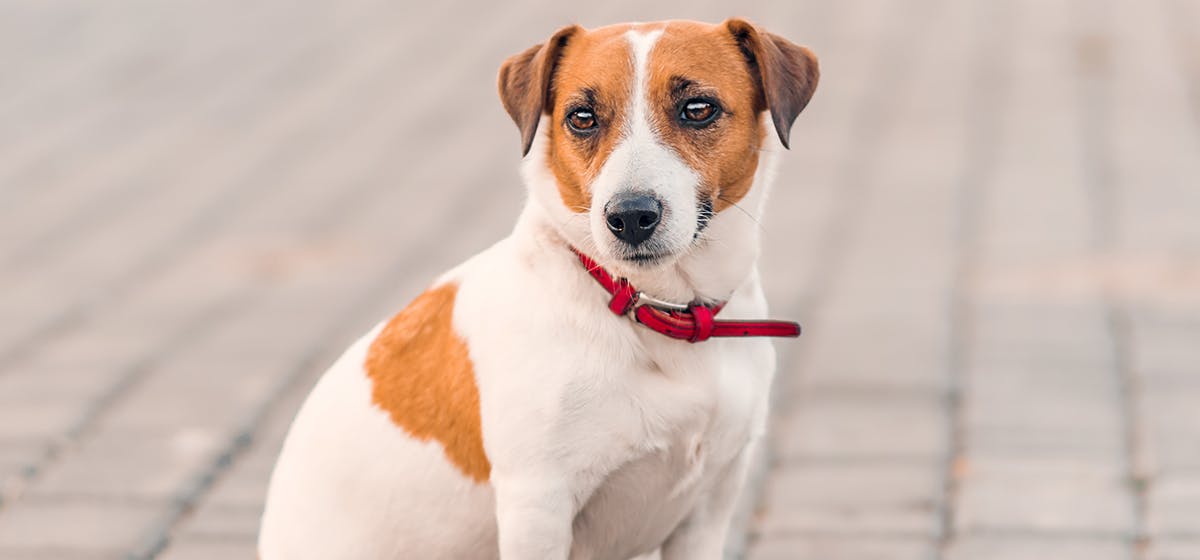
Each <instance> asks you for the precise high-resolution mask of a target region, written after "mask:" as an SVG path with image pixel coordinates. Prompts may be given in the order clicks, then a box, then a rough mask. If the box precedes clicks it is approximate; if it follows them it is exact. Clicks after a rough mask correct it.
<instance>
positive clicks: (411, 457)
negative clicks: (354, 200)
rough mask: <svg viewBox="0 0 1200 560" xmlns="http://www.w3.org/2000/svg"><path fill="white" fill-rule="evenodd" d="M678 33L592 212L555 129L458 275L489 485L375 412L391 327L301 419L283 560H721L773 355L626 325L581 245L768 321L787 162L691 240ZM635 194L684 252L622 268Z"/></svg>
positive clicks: (271, 542) (766, 163)
mask: <svg viewBox="0 0 1200 560" xmlns="http://www.w3.org/2000/svg"><path fill="white" fill-rule="evenodd" d="M662 32H663V31H662V30H658V31H656V32H652V33H648V34H631V35H630V36H629V39H630V43H631V52H632V53H633V57H634V60H635V62H636V64H635V68H637V69H638V70H637V71H638V72H639V77H638V78H637V80H635V82H636V83H638V84H639V85H638V87H639V91H638V92H635V93H636V95H634V96H633V99H634V100H635V101H634V106H633V107H632V109H631V114H633V115H641V117H640V118H634V119H632V121H631V124H630V129H629V130H628V131H626V133H627V136H626V138H624V139H623V141H622V143H621V145H620V146H619V147H618V148H617V149H616V150H614V152H613V155H612V157H611V158H610V160H609V161H608V163H607V164H606V166H605V168H604V170H603V172H602V173H601V174H600V176H599V178H598V179H597V181H596V183H595V184H594V185H592V197H593V198H592V203H593V205H592V208H593V211H591V212H589V213H587V214H578V213H575V212H572V211H571V210H570V209H568V208H566V207H565V206H564V205H563V202H562V200H561V198H560V197H559V195H558V192H557V186H556V184H555V180H554V177H553V175H552V174H551V173H550V172H549V171H548V169H547V167H546V162H545V160H544V158H545V153H546V144H545V143H546V138H545V131H546V130H547V126H549V125H548V123H546V122H543V123H542V126H541V131H542V133H541V134H539V135H538V138H537V139H535V143H534V146H533V148H532V150H531V151H530V156H529V157H528V158H527V159H526V161H525V163H524V166H523V175H524V178H525V181H526V183H527V186H528V188H529V190H530V193H531V197H530V200H529V202H528V203H527V205H526V207H525V209H524V211H523V212H522V214H521V217H520V218H519V220H518V222H517V225H516V228H515V229H514V231H513V233H512V235H511V236H510V237H508V238H507V239H505V240H503V241H501V242H500V243H498V244H496V245H494V246H493V247H491V248H489V249H487V250H486V251H484V252H483V253H481V254H479V255H477V256H475V257H474V258H472V259H470V260H469V261H467V262H466V263H464V264H463V265H461V266H460V267H458V268H457V269H455V270H454V271H452V272H451V273H450V274H448V275H447V276H445V277H444V278H443V279H442V280H441V281H445V282H455V283H457V284H458V295H457V299H456V302H455V308H454V318H453V324H454V326H455V328H456V330H457V332H458V334H459V335H460V336H461V337H462V339H463V340H464V341H465V342H466V344H467V346H468V348H469V351H470V357H471V361H472V364H473V366H474V369H475V374H476V381H477V385H478V388H479V394H480V400H481V406H480V414H481V418H482V425H483V436H484V447H485V450H486V452H487V456H488V458H489V460H490V461H491V464H492V471H491V477H490V480H489V481H488V483H486V484H475V483H473V482H472V481H471V480H470V479H468V478H466V477H465V476H464V475H463V474H462V473H461V472H458V471H457V470H456V469H455V468H454V466H453V465H451V464H450V463H449V462H448V461H447V460H446V458H445V456H444V455H443V454H442V451H441V448H440V447H439V444H438V443H437V442H428V443H426V442H419V441H417V440H415V439H413V438H411V437H410V436H409V435H408V434H406V433H405V432H404V431H403V430H402V429H401V428H399V427H396V426H394V425H392V424H391V423H390V420H389V418H388V416H387V414H386V413H384V412H383V411H381V410H379V409H378V408H376V407H375V406H374V405H372V403H371V399H370V387H369V382H368V380H367V378H366V376H365V375H364V373H363V369H362V364H363V360H364V356H365V352H366V347H367V345H368V344H369V343H370V340H371V339H373V338H374V336H375V333H374V332H372V333H371V334H368V335H367V337H365V338H364V339H363V340H360V341H359V342H358V343H356V344H355V345H354V346H352V347H351V348H350V349H349V350H348V351H347V353H346V355H345V356H343V357H342V359H340V360H339V361H338V362H337V363H336V364H335V365H334V366H333V367H332V368H331V369H330V371H329V372H328V373H327V374H326V375H325V377H324V378H323V379H322V381H321V382H320V383H319V384H318V385H317V387H316V388H315V389H314V391H313V394H312V395H311V396H310V397H309V400H308V402H306V403H305V405H304V407H303V409H302V410H301V412H300V414H299V415H298V416H297V418H296V421H295V424H294V425H293V428H292V431H291V433H290V434H289V436H288V439H287V442H286V444H285V446H284V450H283V453H282V455H281V456H280V459H279V463H278V465H277V467H276V471H275V474H274V476H273V478H272V482H271V488H270V491H269V495H268V505H267V509H266V512H265V513H264V520H263V529H262V534H261V538H260V553H261V554H262V558H263V560H305V559H309V558H311V559H321V560H337V559H343V558H344V559H359V560H374V559H385V558H387V559H391V558H422V559H439V558H482V559H494V558H501V559H503V560H545V559H556V560H566V559H567V558H570V559H572V560H589V559H614V560H616V559H626V558H631V557H634V556H637V555H642V554H650V553H653V552H654V551H656V550H660V549H661V554H662V557H663V559H664V560H704V559H717V558H720V557H721V554H722V552H721V551H722V548H723V545H724V541H725V533H726V531H727V528H728V524H729V518H730V515H731V511H732V507H733V503H734V501H735V499H736V496H737V494H738V492H739V490H740V486H741V483H742V479H743V475H744V471H745V467H746V462H747V460H748V458H749V457H750V455H751V447H752V446H753V445H754V444H755V442H756V441H757V440H758V438H759V437H760V436H761V435H762V433H763V431H764V429H765V421H766V413H767V394H768V390H769V388H770V384H771V376H772V373H773V369H774V352H773V350H772V347H771V344H770V343H769V342H768V340H767V339H711V340H709V341H706V342H704V343H700V344H689V343H687V342H684V341H678V340H672V339H668V338H666V337H664V336H662V335H660V334H658V333H655V332H652V331H650V330H648V329H646V328H644V327H642V326H640V325H637V324H635V323H633V322H632V321H630V320H629V319H628V318H627V317H618V316H615V315H613V314H612V313H611V312H609V311H608V309H607V307H606V304H607V301H608V296H607V294H606V293H605V292H604V291H603V290H602V289H601V288H600V287H599V286H598V285H597V284H596V283H595V281H594V280H593V279H592V278H591V277H590V276H588V275H586V274H585V273H584V272H583V270H582V267H581V266H580V265H579V263H578V261H576V260H575V258H574V256H573V255H572V254H571V253H570V251H569V249H568V245H575V246H577V247H580V248H581V249H583V250H585V251H587V252H590V253H592V254H593V256H594V257H595V258H597V259H598V260H600V261H601V263H602V264H604V265H605V266H606V267H608V268H609V269H610V270H612V271H614V272H615V273H616V274H619V275H625V276H628V277H630V279H631V281H633V282H634V283H635V285H637V286H638V287H640V288H642V289H643V290H646V291H647V292H648V293H651V294H653V295H655V296H657V297H660V298H664V299H671V300H675V301H690V300H692V299H694V298H697V297H702V298H706V299H710V300H726V299H728V301H729V303H728V305H727V306H726V308H725V310H724V311H723V312H722V317H731V318H738V317H740V318H761V317H765V316H766V314H767V309H766V301H765V299H764V297H763V293H762V290H761V288H760V285H759V279H758V275H757V273H756V271H755V261H756V259H757V255H758V242H759V230H760V226H759V220H760V216H761V210H762V206H763V197H764V196H765V194H766V190H767V184H766V183H767V182H768V179H769V177H770V175H771V167H772V163H773V162H772V160H773V158H771V157H769V156H768V157H765V158H763V161H762V162H761V163H760V169H759V172H758V174H757V175H756V177H755V184H754V186H753V187H752V188H751V190H750V194H749V195H748V196H747V197H746V198H744V199H743V202H742V204H741V207H742V208H744V209H745V212H743V211H741V210H739V209H736V208H733V209H729V210H726V211H724V212H721V213H719V214H718V215H717V216H716V217H715V218H714V219H713V220H712V222H711V224H710V226H709V228H708V230H707V231H706V232H705V235H704V236H703V237H702V238H701V240H700V242H698V243H693V242H692V237H693V234H694V228H695V222H696V214H695V212H696V208H695V204H694V202H693V201H694V200H695V192H694V189H696V188H697V185H698V178H697V175H696V173H695V172H694V171H692V170H691V169H688V168H687V166H686V165H684V164H683V163H682V161H681V160H680V159H679V158H678V156H676V155H675V154H674V152H673V151H672V150H671V149H670V148H669V147H667V146H663V145H662V143H661V141H660V139H659V138H658V137H657V135H655V134H654V132H653V130H652V129H651V128H650V127H649V125H648V121H647V120H646V119H645V107H644V104H645V102H646V101H645V92H644V89H645V87H644V82H645V80H644V77H642V76H643V74H644V72H645V66H646V60H647V59H648V58H649V56H651V53H652V46H653V44H654V41H655V40H656V38H657V37H658V35H659V34H660V33H662ZM639 106H641V108H639ZM634 183H636V184H638V185H642V186H644V187H649V188H653V189H654V190H655V192H656V193H658V194H659V195H660V196H662V197H663V198H664V201H665V205H666V206H669V208H670V209H671V210H670V212H671V216H672V217H671V218H670V219H669V220H665V223H664V224H663V225H662V226H661V227H662V228H663V231H662V232H659V233H662V234H664V241H663V243H669V244H671V246H672V247H675V250H676V251H677V252H678V255H677V257H676V258H675V259H674V260H672V261H671V262H669V263H665V264H663V265H662V266H659V267H657V268H654V269H646V268H639V267H631V266H625V265H622V264H621V261H619V260H616V259H614V258H613V250H612V248H611V246H610V245H609V239H610V238H611V234H609V233H608V231H607V229H606V228H605V227H604V225H603V223H602V222H601V223H600V224H599V225H600V227H599V228H598V227H596V225H597V224H596V218H595V217H594V216H593V217H590V218H589V215H594V214H597V213H600V212H599V210H598V209H600V208H603V204H599V205H597V204H596V203H597V202H598V201H602V200H604V197H609V196H612V194H614V193H615V192H617V191H618V190H619V189H620V188H623V186H624V185H627V184H634ZM689 189H691V190H689ZM659 233H656V235H658V234H659ZM685 234H686V235H685ZM676 245H678V246H677V247H676Z"/></svg>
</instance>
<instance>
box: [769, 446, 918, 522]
mask: <svg viewBox="0 0 1200 560" xmlns="http://www.w3.org/2000/svg"><path fill="white" fill-rule="evenodd" d="M939 474H940V473H939V471H938V469H937V468H936V465H935V464H932V463H931V464H929V465H920V464H904V463H892V464H889V463H886V462H876V461H872V462H865V463H864V462H854V461H828V462H815V461H800V462H799V463H796V464H786V465H783V466H777V467H776V468H775V469H774V470H773V471H772V473H771V475H770V477H769V478H768V480H767V487H766V490H765V493H764V497H763V508H764V510H765V512H766V517H765V518H763V520H762V522H761V523H760V531H761V532H762V534H763V535H766V536H775V535H789V534H794V533H797V532H811V533H816V534H831V533H832V534H838V535H847V536H854V535H864V534H866V535H876V534H877V535H890V536H897V535H899V536H914V537H920V536H926V537H932V536H933V535H934V534H935V533H936V532H937V530H938V527H937V526H938V517H937V506H938V500H939V499H940V494H941V486H940V485H941V483H940V481H939Z"/></svg>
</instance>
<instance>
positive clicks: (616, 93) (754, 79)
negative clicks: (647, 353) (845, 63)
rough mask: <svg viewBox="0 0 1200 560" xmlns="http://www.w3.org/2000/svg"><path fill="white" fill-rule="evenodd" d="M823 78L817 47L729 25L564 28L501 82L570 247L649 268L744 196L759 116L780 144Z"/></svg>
mask: <svg viewBox="0 0 1200 560" xmlns="http://www.w3.org/2000/svg"><path fill="white" fill-rule="evenodd" d="M817 78H818V69H817V60H816V57H814V56H813V54H812V52H811V51H809V50H808V49H806V48H804V47H801V46H797V45H795V44H792V43H791V42H789V41H787V40H786V39H783V38H781V37H779V36H777V35H773V34H771V33H767V32H764V31H762V30H761V29H759V28H757V27H755V26H754V25H752V24H750V23H749V22H746V21H744V20H741V19H730V20H728V21H726V22H724V23H722V24H719V25H710V24H703V23H696V22H683V21H672V22H666V23H653V24H625V25H614V26H609V27H603V28H599V29H595V30H585V29H583V28H581V27H578V26H570V27H565V28H563V29H560V30H559V31H558V32H557V33H555V34H554V35H553V36H552V37H551V38H550V40H549V41H547V42H546V43H544V44H542V45H538V46H535V47H532V48H530V49H528V50H526V51H524V52H522V53H520V54H517V55H514V56H512V57H510V58H509V59H508V60H506V61H505V62H504V65H503V66H502V67H501V69H500V80H499V81H500V98H501V100H502V101H503V103H504V108H505V109H506V110H507V111H508V113H509V115H511V116H512V118H513V120H514V121H515V122H516V124H517V127H518V128H519V129H520V131H521V142H522V146H523V149H524V152H525V154H526V155H527V156H528V157H527V158H526V168H525V171H526V175H527V179H528V180H529V182H530V183H531V186H532V187H533V190H534V193H533V194H534V197H535V198H536V199H537V200H538V202H539V203H540V204H542V205H543V206H545V207H546V209H547V210H548V211H549V213H550V215H551V216H553V217H554V219H555V221H556V222H558V226H559V228H560V230H561V231H562V233H563V234H564V235H565V236H566V237H567V238H568V241H570V242H571V243H573V244H575V245H577V246H579V247H580V248H582V249H584V250H587V251H591V252H595V253H597V254H596V255H595V256H596V257H598V258H602V259H604V260H606V261H609V262H618V263H621V264H624V265H628V266H636V267H643V268H647V267H654V266H657V265H661V264H664V263H668V262H671V261H673V260H674V259H675V258H677V257H678V256H679V255H681V254H683V253H685V252H687V251H688V250H689V248H690V247H692V246H693V244H696V243H700V242H702V241H703V238H704V233H705V231H706V228H707V227H708V226H709V225H710V223H711V222H713V220H714V219H716V218H718V217H719V216H720V215H721V213H722V212H724V211H725V210H727V209H728V208H730V207H732V206H734V205H736V204H737V203H738V202H739V201H740V200H741V199H742V198H743V197H745V196H746V195H747V193H748V192H749V191H750V190H751V188H752V187H753V185H754V184H755V177H756V172H757V171H758V169H759V166H760V162H759V159H760V157H759V156H760V151H761V150H762V148H763V145H764V142H767V141H768V136H767V135H768V134H769V129H768V127H769V126H771V125H768V124H767V119H765V118H763V115H764V114H766V112H768V111H769V114H770V115H771V119H770V120H771V121H772V122H773V125H774V129H775V133H776V134H778V138H779V140H780V142H781V143H782V144H783V145H784V146H785V147H786V146H787V145H788V136H789V132H790V130H791V126H792V123H793V121H794V120H795V118H796V116H797V115H798V114H799V113H800V111H801V110H803V109H804V106H805V105H806V104H807V103H808V101H809V98H811V97H812V94H813V90H814V89H815V88H816V85H817ZM539 129H540V132H541V134H539ZM539 185H542V187H540V188H541V191H540V192H539Z"/></svg>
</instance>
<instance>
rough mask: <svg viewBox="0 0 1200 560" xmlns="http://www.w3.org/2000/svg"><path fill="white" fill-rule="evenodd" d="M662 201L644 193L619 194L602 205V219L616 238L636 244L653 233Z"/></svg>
mask: <svg viewBox="0 0 1200 560" xmlns="http://www.w3.org/2000/svg"><path fill="white" fill-rule="evenodd" d="M661 217H662V203H661V202H659V201H658V199H656V198H654V197H652V196H649V195H645V194H632V193H631V194H619V195H617V196H615V197H613V199H612V200H610V201H608V204H606V205H605V206H604V219H605V221H606V222H608V229H609V231H611V232H612V233H613V235H615V236H617V239H620V240H621V241H624V242H626V243H628V244H630V245H635V246H636V245H638V244H640V243H641V242H643V241H645V240H647V239H649V238H650V236H651V235H652V234H654V228H657V227H658V220H659V218H661Z"/></svg>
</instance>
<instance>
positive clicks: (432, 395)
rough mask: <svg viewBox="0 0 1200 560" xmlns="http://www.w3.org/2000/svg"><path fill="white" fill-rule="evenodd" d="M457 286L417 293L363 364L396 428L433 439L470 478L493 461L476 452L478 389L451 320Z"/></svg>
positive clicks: (484, 473)
mask: <svg viewBox="0 0 1200 560" xmlns="http://www.w3.org/2000/svg"><path fill="white" fill-rule="evenodd" d="M457 293H458V287H457V286H456V285H454V284H443V285H441V286H438V287H436V288H432V289H430V290H428V291H426V292H425V293H423V294H421V295H420V296H417V299H415V300H413V302H412V303H410V304H409V305H408V307H407V308H405V309H404V310H403V311H401V312H400V313H399V314H397V315H396V316H395V317H393V318H392V320H391V321H389V322H388V324H387V325H386V326H385V327H384V328H383V331H382V332H380V333H379V336H378V337H376V338H375V340H374V341H373V342H372V343H371V347H370V349H369V350H368V351H367V361H366V364H365V367H366V370H367V376H368V377H369V378H370V379H371V382H372V385H373V387H372V391H371V400H372V401H373V402H374V403H375V405H376V406H378V407H379V408H381V409H383V410H384V411H386V412H387V413H388V415H389V416H391V418H392V422H394V423H395V424H396V425H397V426H399V427H401V428H403V429H404V431H406V432H408V433H409V434H410V435H412V436H413V437H415V438H417V439H420V440H422V441H429V440H430V439H435V440H437V441H438V442H439V443H441V444H442V448H443V449H444V450H445V452H446V458H447V459H449V460H450V462H451V463H453V464H454V465H455V466H456V467H458V469H459V470H460V471H462V472H463V474H465V475H467V476H468V477H470V478H471V479H473V480H474V481H476V482H486V481H487V480H488V477H489V476H490V475H491V470H492V465H491V463H490V462H489V461H488V458H487V454H486V453H485V452H484V449H483V430H482V425H481V420H480V416H479V388H478V387H477V386H476V385H475V371H474V369H473V368H472V365H471V358H470V356H469V355H468V353H467V346H466V344H464V343H463V341H462V339H460V338H459V337H458V335H456V334H455V332H454V328H453V325H452V317H453V313H454V298H455V295H456V294H457Z"/></svg>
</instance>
